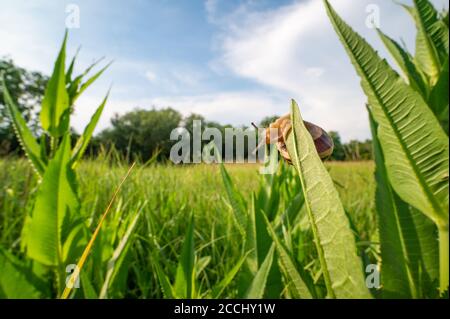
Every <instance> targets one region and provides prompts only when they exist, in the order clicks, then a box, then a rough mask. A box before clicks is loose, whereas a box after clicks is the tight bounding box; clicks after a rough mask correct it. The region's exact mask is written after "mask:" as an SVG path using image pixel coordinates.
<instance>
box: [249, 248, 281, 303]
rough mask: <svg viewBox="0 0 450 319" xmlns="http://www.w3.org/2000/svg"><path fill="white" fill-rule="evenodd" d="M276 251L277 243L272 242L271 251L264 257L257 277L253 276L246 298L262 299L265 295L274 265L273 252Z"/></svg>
mask: <svg viewBox="0 0 450 319" xmlns="http://www.w3.org/2000/svg"><path fill="white" fill-rule="evenodd" d="M274 251H275V244H272V247H270V249H269V252H268V253H267V255H266V258H265V259H264V262H263V263H262V265H261V267H260V268H259V269H258V272H257V273H256V275H255V277H254V278H253V281H252V283H251V284H250V287H249V288H248V290H247V293H246V298H248V299H261V298H263V296H264V292H265V290H266V283H267V278H268V277H269V272H270V269H271V267H272V261H273V253H274Z"/></svg>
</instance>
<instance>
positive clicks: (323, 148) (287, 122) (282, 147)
mask: <svg viewBox="0 0 450 319" xmlns="http://www.w3.org/2000/svg"><path fill="white" fill-rule="evenodd" d="M303 123H304V124H305V126H306V129H307V130H308V132H309V134H311V136H312V138H313V140H314V145H315V146H316V150H317V153H318V154H319V156H320V158H322V159H324V158H326V157H328V156H330V155H331V154H332V153H333V148H334V143H333V139H332V138H331V137H330V136H329V135H328V134H327V132H325V130H323V129H322V128H321V127H319V126H317V125H315V124H313V123H310V122H307V121H303ZM270 129H277V131H276V134H275V135H274V136H272V139H271V135H270V132H271V131H272V130H270ZM291 129H292V125H291V117H290V114H286V115H284V116H282V117H280V118H278V119H277V120H276V121H275V122H273V123H271V124H270V125H269V129H268V130H266V144H272V143H276V146H277V148H278V151H279V152H280V154H281V156H283V158H284V159H285V160H286V161H287V162H288V163H290V164H291V163H292V160H291V157H290V155H289V153H288V151H287V147H286V143H285V141H286V140H287V137H288V136H289V133H290V132H291ZM272 134H273V133H272Z"/></svg>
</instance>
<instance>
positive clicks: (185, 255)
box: [174, 215, 195, 299]
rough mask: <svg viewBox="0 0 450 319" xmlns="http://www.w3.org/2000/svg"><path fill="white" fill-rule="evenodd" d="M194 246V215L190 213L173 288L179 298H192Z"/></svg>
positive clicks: (193, 292) (193, 287) (193, 293)
mask: <svg viewBox="0 0 450 319" xmlns="http://www.w3.org/2000/svg"><path fill="white" fill-rule="evenodd" d="M194 264H195V246H194V216H193V215H192V216H191V218H190V221H189V224H188V227H187V231H186V236H185V237H184V243H183V249H182V250H181V256H180V260H179V261H178V267H177V274H176V277H175V284H174V290H175V294H176V295H177V297H179V298H188V299H189V298H193V296H194V295H195V271H194Z"/></svg>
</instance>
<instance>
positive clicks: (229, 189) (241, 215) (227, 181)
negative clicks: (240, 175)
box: [220, 163, 248, 236]
mask: <svg viewBox="0 0 450 319" xmlns="http://www.w3.org/2000/svg"><path fill="white" fill-rule="evenodd" d="M220 173H221V175H222V180H223V184H224V185H225V190H226V193H227V195H228V200H229V201H230V204H231V207H232V208H233V213H234V217H235V219H236V222H237V226H238V229H239V231H240V232H241V234H242V235H243V236H245V233H246V229H247V222H248V220H247V207H246V205H245V201H244V198H243V197H242V194H241V193H239V191H238V190H237V189H236V187H235V186H234V184H233V181H232V180H231V177H230V175H229V174H228V172H227V170H226V169H225V166H224V165H223V163H220Z"/></svg>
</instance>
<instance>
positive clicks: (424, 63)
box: [407, 0, 443, 84]
mask: <svg viewBox="0 0 450 319" xmlns="http://www.w3.org/2000/svg"><path fill="white" fill-rule="evenodd" d="M407 9H408V12H409V13H410V14H411V15H412V17H413V18H414V21H415V23H416V27H417V36H416V54H415V59H416V62H417V65H418V66H419V67H421V68H422V70H423V71H424V72H425V73H426V74H427V75H428V76H429V77H430V82H431V84H434V83H436V80H437V77H438V75H439V71H440V69H441V62H440V55H439V51H440V50H442V45H443V43H442V41H441V39H440V38H438V37H436V35H435V34H436V30H435V29H434V28H435V27H434V25H435V23H436V22H438V15H437V11H436V10H435V9H434V7H433V5H432V4H431V3H430V2H429V1H428V0H414V7H413V8H411V7H409V8H407ZM433 35H435V36H434V37H433Z"/></svg>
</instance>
